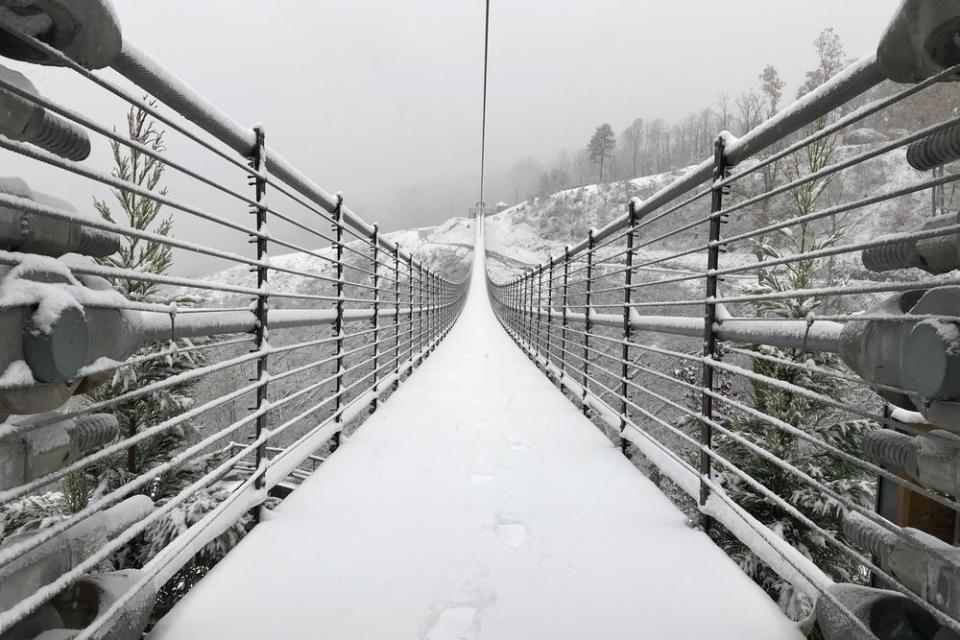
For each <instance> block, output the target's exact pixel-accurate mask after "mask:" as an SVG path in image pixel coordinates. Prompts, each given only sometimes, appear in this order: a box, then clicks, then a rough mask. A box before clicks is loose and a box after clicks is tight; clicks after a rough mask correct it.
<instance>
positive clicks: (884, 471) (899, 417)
mask: <svg viewBox="0 0 960 640" xmlns="http://www.w3.org/2000/svg"><path fill="white" fill-rule="evenodd" d="M919 4H920V3H916V2H912V1H911V2H907V3H906V4H905V7H906V5H910V6H911V7H913V5H919ZM931 7H932V5H931ZM938 7H939V5H938ZM908 9H909V10H908ZM922 10H923V11H926V10H928V9H927V8H924V9H922ZM929 10H930V11H932V12H936V11H940V9H936V11H935V10H934V9H932V8H931V9H929ZM911 11H921V9H916V8H909V7H907V8H905V9H904V14H902V15H901V16H900V18H898V19H902V18H903V16H909V15H915V14H912V13H910V12H911ZM945 11H946V10H945ZM950 11H954V10H953V9H951V10H950ZM938 17H939V16H938ZM887 60H888V64H889V60H890V57H889V56H888V57H887ZM956 71H957V67H956V66H954V67H949V68H941V69H939V70H938V71H937V72H936V73H931V75H930V76H929V77H928V78H926V79H921V78H918V79H917V83H916V84H915V85H909V86H906V87H903V88H898V89H896V90H894V89H889V90H887V94H885V95H883V96H882V97H880V98H879V99H876V100H875V101H873V102H870V103H866V99H865V98H864V99H861V100H860V102H863V103H865V104H860V102H858V98H859V97H860V96H862V95H863V94H864V93H866V92H867V91H868V90H869V89H871V88H873V87H876V86H877V85H878V84H880V82H881V81H883V80H884V75H885V73H884V70H883V69H881V66H880V64H879V63H878V62H877V55H875V54H871V55H869V56H866V57H864V58H862V59H860V60H858V61H856V62H854V63H853V64H851V65H850V66H849V67H847V68H846V69H845V70H844V71H842V72H841V73H839V74H837V75H836V76H834V77H833V78H831V79H829V80H828V81H826V82H825V83H824V84H823V85H821V86H820V87H819V88H817V89H815V90H814V91H812V92H810V93H809V94H807V95H805V96H803V97H802V98H800V99H799V100H798V101H797V102H796V103H794V104H793V105H791V106H789V107H787V108H785V109H783V110H782V111H781V112H779V113H777V114H776V115H774V116H772V117H771V118H770V119H768V120H767V121H765V122H764V123H762V124H761V125H759V126H758V127H756V128H754V129H752V130H751V131H749V132H747V133H746V134H745V135H743V136H742V137H740V138H735V137H734V136H732V135H730V134H729V133H727V132H723V133H721V134H720V135H719V137H718V139H717V141H716V144H715V153H714V157H713V158H711V159H708V160H705V161H703V162H702V163H700V164H698V165H696V166H695V167H694V168H692V169H690V170H689V171H688V172H686V173H685V174H684V175H682V176H680V177H679V178H677V179H675V180H673V181H671V182H670V183H669V184H667V185H666V186H665V187H663V188H661V189H660V190H659V191H657V192H656V193H654V194H652V195H651V196H649V197H646V198H645V199H642V200H641V199H640V198H633V199H632V200H630V201H629V202H625V203H624V210H625V212H624V213H623V214H622V215H620V216H618V217H616V218H614V219H613V220H611V221H609V222H607V223H606V224H604V225H603V226H602V227H601V228H600V229H591V230H590V231H589V233H588V234H587V237H585V238H583V239H582V240H580V241H579V242H576V243H574V244H572V245H568V246H567V247H565V248H564V251H563V252H562V254H559V255H550V256H548V257H546V258H545V259H544V260H543V261H542V262H541V263H540V264H537V265H534V266H530V267H527V268H524V269H519V270H514V275H513V276H511V277H508V278H506V280H504V281H495V280H494V279H493V278H492V276H490V275H489V274H488V291H489V296H490V300H491V303H492V305H493V307H494V310H495V313H496V315H497V317H498V319H499V320H500V322H501V323H502V324H503V325H504V327H505V329H506V330H507V332H508V333H509V334H510V335H511V337H512V338H513V339H514V340H515V342H517V344H518V345H519V347H520V348H521V349H522V350H523V351H524V352H525V353H527V355H528V356H529V357H530V358H531V360H533V361H534V362H535V363H536V364H537V366H539V367H540V368H541V369H542V370H543V371H544V373H545V374H546V375H547V376H548V377H550V378H551V379H552V380H554V381H555V383H556V384H557V385H558V386H559V387H560V388H561V389H562V390H564V391H565V392H566V393H567V394H568V396H569V397H570V399H571V400H572V401H573V402H575V403H576V404H578V405H580V406H581V407H582V408H583V410H584V411H585V412H586V413H588V415H590V416H591V417H592V418H593V419H594V421H595V422H596V423H597V424H598V426H600V427H601V428H602V429H604V430H605V431H606V432H607V433H608V434H609V435H610V437H611V439H612V440H613V441H614V442H616V443H618V444H619V445H620V446H621V448H622V450H623V452H624V454H626V455H628V456H630V457H631V458H632V459H633V460H634V461H635V462H636V463H637V464H638V465H639V466H641V468H643V469H652V470H655V471H656V472H657V473H658V474H659V475H660V476H662V477H665V478H668V479H669V480H670V482H672V490H671V491H670V492H669V495H671V496H673V497H675V499H676V500H678V502H679V504H680V506H681V507H682V508H683V509H684V510H685V512H686V513H688V514H689V515H690V516H691V518H693V519H695V520H697V521H698V522H699V524H700V526H701V527H702V528H703V529H704V530H705V531H707V532H709V533H711V535H712V536H714V538H715V539H716V540H717V541H718V543H720V544H721V545H722V546H723V547H724V549H726V550H727V551H729V552H730V553H732V554H734V555H735V556H736V557H737V558H738V559H740V561H741V564H742V566H744V567H745V569H746V570H748V572H750V573H751V575H752V576H753V577H755V578H756V579H757V580H758V581H759V582H760V583H761V584H762V585H763V586H764V587H765V588H767V590H768V591H770V592H771V593H772V595H774V596H775V597H778V598H780V599H781V602H782V601H783V598H784V597H785V596H784V594H788V593H794V594H797V595H796V596H795V597H794V598H793V599H792V600H791V602H793V606H792V608H793V610H795V611H796V610H799V611H800V612H802V613H804V614H807V613H810V614H811V615H813V616H815V619H816V621H817V623H818V624H819V626H820V628H821V632H822V633H824V634H825V636H826V637H828V639H829V640H834V639H835V638H841V637H842V638H846V637H853V636H852V635H843V634H854V635H856V637H865V638H867V637H877V634H878V633H879V631H878V629H877V628H876V627H874V626H873V624H874V623H873V622H872V619H871V615H881V616H882V615H891V616H896V615H900V614H896V613H895V612H894V611H895V610H897V608H900V609H901V610H902V608H903V607H909V608H912V610H915V611H918V612H921V613H918V614H916V615H922V616H926V618H925V619H926V620H927V621H929V624H930V625H931V627H930V628H931V629H939V628H944V629H950V630H952V631H953V632H960V601H956V602H951V601H950V597H948V596H947V595H946V593H947V591H950V590H951V589H954V588H960V552H958V551H957V550H956V548H955V547H954V546H953V544H954V543H956V542H960V540H953V539H950V540H948V541H947V542H946V543H945V542H941V541H940V540H937V539H935V538H934V537H932V536H930V535H929V534H928V533H920V532H918V531H915V529H918V528H923V527H925V526H928V525H926V524H925V523H923V522H920V521H917V520H909V519H907V520H905V519H904V518H903V516H902V514H898V513H896V512H895V510H892V508H891V507H890V505H889V500H890V498H889V496H890V495H891V494H892V493H897V495H899V496H900V499H902V500H906V499H909V497H910V496H914V499H924V500H927V501H929V503H930V504H931V505H933V507H931V508H935V509H937V510H938V511H937V513H938V514H940V515H941V516H942V517H943V518H945V519H946V518H950V517H952V518H960V502H958V500H957V496H960V484H957V482H955V481H953V480H949V481H948V480H947V479H946V478H947V477H949V478H960V474H958V473H957V469H960V463H957V460H958V459H960V447H958V446H957V445H956V444H955V443H956V442H957V441H958V440H957V438H956V435H954V434H960V412H958V410H957V407H958V406H960V404H958V402H960V383H958V382H957V376H956V374H955V373H954V372H955V371H960V369H954V368H953V367H955V366H956V367H960V338H956V336H960V314H958V313H957V312H956V309H957V308H958V307H957V305H958V304H960V277H958V276H957V271H958V270H960V251H958V250H957V246H958V238H960V225H958V224H957V219H956V216H955V215H954V214H952V213H949V211H950V208H949V206H948V205H947V204H946V196H945V193H944V188H945V187H946V186H948V185H951V184H957V183H960V174H958V173H957V172H956V170H955V165H951V166H950V167H946V168H945V167H943V166H940V167H935V168H932V172H933V175H932V176H927V177H921V178H917V177H915V176H914V175H911V174H910V168H913V169H914V170H916V171H921V172H928V171H931V167H932V165H933V164H936V163H937V162H940V163H942V164H948V165H949V164H950V163H951V162H954V161H957V160H960V145H958V144H957V143H956V142H955V141H954V140H953V138H954V137H955V136H956V133H957V132H958V131H960V124H958V122H957V120H956V117H955V115H954V114H950V113H944V114H943V116H941V117H942V118H944V119H942V120H940V121H934V122H925V123H923V124H922V125H919V126H917V130H916V131H915V132H909V133H904V132H902V131H897V132H893V133H892V134H891V135H892V138H887V139H885V140H883V141H881V142H878V143H876V144H871V145H870V146H868V147H864V148H856V149H849V150H848V149H845V148H841V147H840V145H841V143H842V140H841V138H839V137H838V134H842V133H844V132H849V131H851V130H852V129H853V127H854V126H856V125H858V124H859V125H860V126H864V125H865V126H868V127H869V126H877V125H876V124H874V123H882V118H883V117H884V116H885V115H887V114H888V113H889V112H890V109H891V108H892V107H895V106H900V105H902V104H904V103H906V101H907V100H913V99H918V98H919V99H922V98H926V97H927V96H929V95H930V89H931V87H933V86H934V85H935V84H937V83H938V82H941V81H944V80H948V79H953V78H955V76H956ZM905 151H906V153H905ZM928 159H936V161H933V160H928ZM880 163H886V164H883V165H881V164H880ZM908 163H909V166H908ZM880 166H882V167H883V171H884V172H885V173H884V174H883V175H885V176H887V177H889V175H890V172H895V171H903V175H902V176H901V175H899V174H898V175H897V177H896V179H889V183H888V184H875V183H873V182H870V178H869V176H870V175H871V171H873V170H874V169H873V168H874V167H880ZM758 168H763V169H767V170H770V171H768V174H767V176H766V177H767V179H766V180H765V181H764V182H763V183H762V184H761V181H760V180H759V176H758V175H757V174H758V171H759V169H758ZM705 182H710V184H709V185H707V186H706V188H704V187H703V186H701V185H703V183H705ZM840 184H844V185H853V186H852V187H848V188H846V189H841V188H838V186H837V185H840ZM863 185H870V186H869V187H866V186H863ZM733 187H735V188H736V189H735V190H734V189H732V188H733ZM598 188H599V189H601V190H602V189H603V188H604V187H603V185H599V186H598ZM706 196H710V198H709V205H708V204H707V198H706ZM918 196H929V197H930V198H931V199H930V201H929V202H932V208H931V206H930V204H928V201H926V200H920V199H919V198H918ZM553 197H556V198H561V197H564V195H563V194H557V195H555V196H547V197H546V200H547V202H548V203H549V201H550V199H551V198H553ZM531 206H533V207H536V206H547V205H541V204H537V203H533V204H531ZM953 206H956V205H955V203H954V205H953ZM895 211H896V212H899V211H903V212H904V214H905V215H901V216H899V217H894V215H893V213H892V212H895ZM931 211H932V214H933V217H932V218H931V217H930V215H931V214H930V212H931ZM734 213H735V214H736V215H732V214H734ZM880 216H884V217H883V218H882V219H880ZM918 218H919V219H918ZM534 219H535V218H534ZM725 226H730V227H734V228H733V229H732V230H731V231H729V232H727V231H726V230H725V229H724V227H725ZM877 227H882V231H879V232H878V229H877ZM747 243H751V244H747ZM485 249H486V250H487V251H488V252H491V251H494V250H496V251H500V252H501V253H502V252H503V251H504V249H503V248H501V247H493V246H490V247H486V248H485ZM751 249H752V250H751ZM653 264H656V265H657V266H658V273H657V274H655V275H650V274H649V273H647V272H645V270H644V269H645V268H646V267H649V266H650V265H653ZM662 271H674V272H675V273H676V275H675V276H670V275H665V274H663V273H661V272H662ZM923 272H926V274H928V275H924V273H923ZM733 274H736V278H735V279H726V278H725V276H730V275H733ZM934 451H937V452H939V453H938V454H937V456H939V457H936V456H934V455H933V453H932V452H934ZM874 482H875V483H877V486H878V489H877V491H876V493H879V494H882V495H883V496H887V497H886V498H884V500H885V501H882V502H881V501H880V498H877V500H878V503H877V504H876V505H875V504H873V502H872V501H873V496H874V495H875V492H874V491H873V489H871V488H870V487H869V485H870V484H871V483H874ZM937 533H938V535H940V536H941V537H943V536H945V535H947V534H946V533H944V532H937ZM743 558H751V560H744V559H743ZM760 566H765V568H764V569H760V568H758V567H760ZM932 576H937V577H936V578H934V577H932ZM865 577H870V579H871V580H872V583H874V584H875V586H876V587H879V590H874V591H870V590H869V589H867V584H866V583H865V582H864V578H865ZM938 581H939V582H938ZM948 585H949V586H948ZM865 589H866V590H865ZM874 610H878V611H884V612H885V613H882V614H869V612H870V611H874ZM911 615H913V614H911ZM905 624H906V623H905ZM834 634H840V635H834ZM924 637H926V636H924Z"/></svg>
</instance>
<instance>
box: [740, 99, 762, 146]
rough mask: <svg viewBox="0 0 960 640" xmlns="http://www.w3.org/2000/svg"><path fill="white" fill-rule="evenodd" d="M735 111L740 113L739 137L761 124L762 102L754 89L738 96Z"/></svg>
mask: <svg viewBox="0 0 960 640" xmlns="http://www.w3.org/2000/svg"><path fill="white" fill-rule="evenodd" d="M737 110H738V111H739V112H740V133H741V135H742V134H744V133H747V132H748V131H750V130H751V129H753V128H754V127H757V126H758V125H759V124H760V123H761V122H763V101H762V100H761V99H760V94H758V93H757V92H756V90H755V89H751V90H750V91H746V92H744V93H742V94H740V97H739V98H737Z"/></svg>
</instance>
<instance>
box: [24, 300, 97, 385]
mask: <svg viewBox="0 0 960 640" xmlns="http://www.w3.org/2000/svg"><path fill="white" fill-rule="evenodd" d="M31 324H32V323H31ZM88 350H89V349H88V344H87V321H86V318H84V316H83V312H82V311H81V310H80V309H78V308H76V307H67V308H65V309H63V310H62V311H61V312H60V315H59V316H58V317H57V319H56V321H55V322H53V323H52V324H51V325H50V326H49V330H44V329H41V328H39V327H37V326H28V327H27V328H26V330H25V331H24V332H23V355H24V358H26V361H27V364H28V365H29V366H30V370H31V371H32V372H33V377H34V378H35V379H37V380H38V381H40V382H68V381H70V380H75V379H76V378H77V377H78V376H79V372H80V369H81V368H82V367H84V366H85V365H86V364H87V356H88Z"/></svg>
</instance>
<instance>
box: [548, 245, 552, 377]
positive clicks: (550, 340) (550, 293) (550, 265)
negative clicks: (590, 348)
mask: <svg viewBox="0 0 960 640" xmlns="http://www.w3.org/2000/svg"><path fill="white" fill-rule="evenodd" d="M548 264H549V269H550V277H549V280H550V282H549V284H548V286H547V364H550V357H551V355H552V351H553V345H552V342H553V256H550V258H549V261H548ZM549 373H550V368H549V367H547V374H548V375H549Z"/></svg>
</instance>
